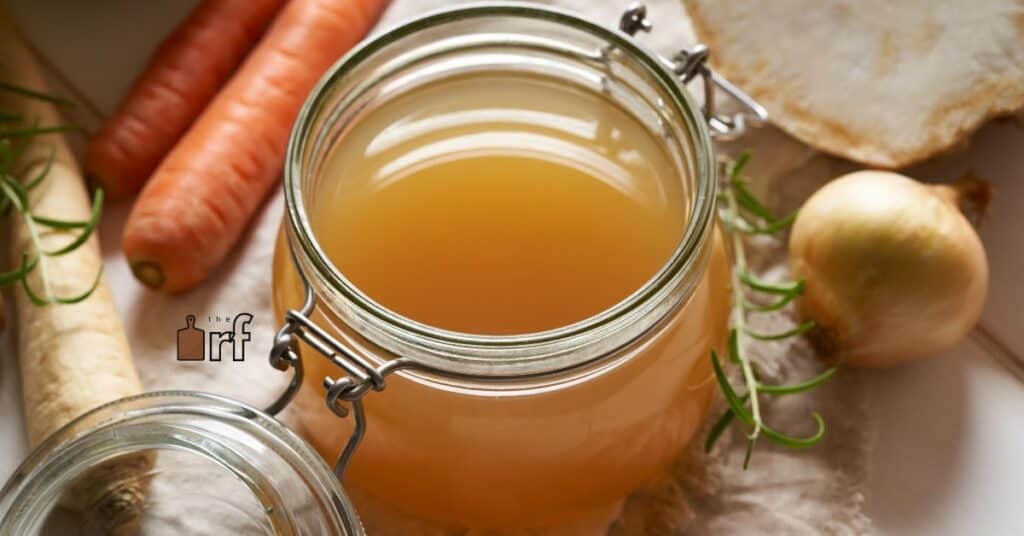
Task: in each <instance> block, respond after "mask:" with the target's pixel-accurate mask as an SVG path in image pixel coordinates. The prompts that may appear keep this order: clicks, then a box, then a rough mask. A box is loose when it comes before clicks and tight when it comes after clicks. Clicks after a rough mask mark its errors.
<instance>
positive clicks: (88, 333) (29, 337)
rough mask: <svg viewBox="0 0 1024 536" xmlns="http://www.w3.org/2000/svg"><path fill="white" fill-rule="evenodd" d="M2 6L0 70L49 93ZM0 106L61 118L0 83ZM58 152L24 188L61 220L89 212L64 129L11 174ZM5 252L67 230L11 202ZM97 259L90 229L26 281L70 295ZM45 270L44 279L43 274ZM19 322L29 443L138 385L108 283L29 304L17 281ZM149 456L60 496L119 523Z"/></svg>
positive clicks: (109, 527) (45, 121)
mask: <svg viewBox="0 0 1024 536" xmlns="http://www.w3.org/2000/svg"><path fill="white" fill-rule="evenodd" d="M18 35H19V34H18V33H17V31H16V29H15V28H14V26H13V24H12V22H11V21H10V19H9V18H8V17H7V15H6V14H3V13H0V66H2V69H0V79H3V80H4V81H7V82H10V83H12V84H16V85H18V86H22V87H27V88H31V89H34V90H37V91H42V92H46V91H47V88H46V87H45V82H44V79H43V77H42V73H41V69H40V68H39V66H38V64H37V63H36V61H35V59H34V58H33V56H32V54H31V53H30V52H29V51H28V49H27V48H26V47H25V46H24V43H23V42H22V41H21V40H20V38H19V37H18ZM0 109H2V110H5V111H9V112H14V113H19V114H21V115H22V116H23V117H24V118H25V121H26V122H27V123H31V122H32V121H34V120H38V121H39V124H40V125H41V126H46V125H56V124H59V123H61V118H60V114H59V111H58V110H57V109H56V107H55V106H54V105H52V104H50V103H48V102H45V101H42V100H38V99H31V98H25V97H23V96H19V95H14V94H11V93H10V92H0ZM51 150H55V151H56V153H55V154H56V157H55V160H54V163H53V166H52V168H51V170H50V171H49V173H48V174H47V177H46V179H45V180H44V181H43V182H42V183H41V184H40V185H39V186H37V187H36V188H35V189H34V190H32V191H31V193H30V198H29V199H30V202H29V204H30V207H31V208H32V211H33V213H35V214H37V215H39V216H47V217H51V218H59V219H62V220H88V219H89V214H90V200H89V195H88V192H87V191H86V187H85V184H84V182H83V180H82V176H81V174H80V172H79V169H78V166H77V164H76V162H75V159H74V156H73V155H72V153H71V151H70V149H69V148H68V145H67V143H66V141H65V139H64V137H63V136H62V135H59V134H51V135H45V136H36V137H35V138H32V139H31V141H30V143H29V146H28V147H27V150H26V152H25V153H24V156H23V157H22V160H21V162H22V163H23V164H24V165H23V166H22V167H20V168H19V169H18V170H16V173H17V175H18V178H19V180H22V181H23V182H25V181H26V180H27V179H28V178H31V177H34V176H35V175H36V174H37V173H39V171H40V170H41V169H42V168H43V166H44V165H45V163H46V161H47V159H48V157H49V155H50V151H51ZM6 226H8V227H10V230H11V237H10V238H11V239H10V248H11V249H10V251H9V254H10V255H9V258H10V259H20V258H21V257H22V254H23V253H27V254H28V255H30V256H34V255H35V254H36V247H35V245H34V244H33V237H32V235H33V232H36V233H37V234H38V235H39V240H41V242H42V247H43V249H46V250H53V249H57V248H58V247H61V246H63V245H65V244H67V243H68V241H69V239H70V238H69V236H68V235H67V234H62V233H53V232H49V234H47V232H48V229H46V228H45V227H42V226H39V225H35V226H34V227H36V229H35V231H33V229H32V227H33V225H31V224H30V222H28V221H27V220H26V218H25V217H24V215H23V214H21V213H20V212H19V211H17V210H12V211H11V212H10V214H9V215H8V216H7V225H6ZM101 266H102V258H101V256H100V250H99V243H98V241H97V238H96V237H95V236H93V237H91V238H90V239H89V241H88V242H86V243H85V244H83V245H82V246H81V247H79V248H77V249H76V250H75V251H73V252H71V253H68V254H66V255H63V256H59V257H43V258H42V259H41V261H40V265H39V266H37V267H36V268H35V270H33V272H32V274H31V276H30V278H29V283H30V284H31V285H32V287H33V289H35V291H36V293H37V294H40V295H42V293H44V292H48V293H52V295H55V296H74V295H78V294H81V293H82V292H83V291H85V290H87V289H88V288H89V287H90V286H91V285H92V283H93V281H94V279H95V277H96V274H97V272H98V270H100V268H101ZM43 270H45V271H46V273H47V274H48V279H49V285H44V282H43V281H42V279H41V277H40V274H41V273H42V271H43ZM12 295H13V302H14V313H15V317H16V320H17V322H16V325H17V330H18V331H17V340H18V345H17V346H18V357H19V365H20V369H21V382H22V383H21V385H22V394H23V398H24V410H25V423H26V426H27V428H28V437H29V441H30V443H31V445H33V446H34V445H36V444H38V443H39V442H40V441H41V440H42V439H44V438H45V437H47V436H48V435H50V434H51V433H52V432H54V431H55V430H57V429H58V428H59V427H61V426H63V425H64V424H66V423H67V422H68V421H70V420H71V419H74V418H75V417H77V416H79V415H81V414H82V413H83V412H85V411H88V410H90V409H92V408H95V407H97V406H99V405H101V404H104V403H106V402H110V401H112V400H115V399H117V398H121V397H124V396H128V395H133V394H137V393H140V392H141V390H142V387H141V384H140V382H139V378H138V375H137V373H136V371H135V368H134V365H133V364H132V358H131V354H130V351H129V347H128V342H127V339H126V337H125V333H124V328H123V325H122V322H121V318H120V316H119V315H118V312H117V310H116V309H115V306H114V303H113V301H112V298H111V294H110V290H109V289H108V287H107V285H106V283H105V282H101V283H100V284H99V286H98V287H97V288H96V290H95V291H94V292H93V293H92V294H91V295H90V296H89V298H87V299H86V300H84V301H82V302H80V303H77V304H73V305H59V304H53V305H47V306H37V305H34V304H33V303H32V302H31V301H30V300H29V299H28V297H27V296H26V294H25V292H23V290H22V289H21V288H18V287H15V288H14V289H13V292H12ZM150 463H151V460H150V459H149V458H148V457H145V456H135V457H130V458H127V459H125V458H122V459H117V460H115V461H113V462H111V463H108V464H107V465H106V466H103V467H98V468H95V469H93V470H92V471H91V472H90V473H88V474H86V475H85V476H84V477H83V478H82V479H80V480H79V482H78V484H76V485H75V486H72V488H71V489H70V490H69V492H68V493H66V494H65V497H64V503H65V505H66V506H71V507H74V508H77V509H80V510H81V511H83V513H85V514H86V515H87V516H89V517H90V519H91V520H92V521H94V522H97V523H99V524H100V526H101V527H102V528H103V529H104V530H105V531H107V532H111V533H113V532H121V530H122V528H123V527H124V526H126V524H129V523H130V522H131V521H133V520H134V519H135V518H136V517H137V514H138V512H139V511H140V509H141V503H142V501H143V500H144V496H143V486H142V485H141V483H140V481H139V478H138V476H139V475H140V472H144V471H146V470H147V469H148V467H149V466H150Z"/></svg>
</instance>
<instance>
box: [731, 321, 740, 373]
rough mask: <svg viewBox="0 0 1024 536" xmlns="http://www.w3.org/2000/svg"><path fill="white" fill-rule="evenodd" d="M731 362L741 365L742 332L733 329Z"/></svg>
mask: <svg viewBox="0 0 1024 536" xmlns="http://www.w3.org/2000/svg"><path fill="white" fill-rule="evenodd" d="M729 361H732V362H733V363H737V364H739V363H741V362H742V360H741V359H740V330H738V329H736V328H733V329H730V330H729Z"/></svg>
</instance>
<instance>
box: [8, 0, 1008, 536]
mask: <svg viewBox="0 0 1024 536" xmlns="http://www.w3.org/2000/svg"><path fill="white" fill-rule="evenodd" d="M4 3H5V4H6V6H7V8H8V9H9V10H10V11H11V12H12V14H13V15H14V17H15V19H16V20H17V21H18V22H19V23H20V25H21V27H22V28H23V30H24V31H25V32H26V34H27V35H28V36H29V38H30V40H31V41H32V42H33V44H34V45H35V46H36V47H37V48H38V50H39V51H40V52H41V53H42V54H43V55H44V56H45V57H46V58H47V59H48V60H49V61H50V62H51V63H52V64H53V65H54V66H55V67H57V69H59V70H60V71H61V72H62V73H63V74H64V75H65V76H66V77H67V78H68V79H69V80H70V81H71V82H72V83H73V85H74V86H76V87H77V88H79V89H80V90H81V91H82V93H84V94H85V95H86V96H87V97H88V99H89V100H90V101H92V103H94V104H95V105H96V107H97V108H98V109H99V110H100V111H102V112H104V113H109V112H110V111H111V110H113V108H114V107H115V106H116V103H117V100H118V98H119V97H120V96H121V94H122V93H123V92H124V91H125V89H126V88H127V86H128V85H129V84H130V83H131V80H132V79H133V77H134V76H135V75H136V73H137V72H138V71H139V70H140V69H141V67H142V66H143V65H144V63H145V60H146V57H147V56H148V54H149V52H150V51H151V50H152V48H153V46H155V44H156V43H157V42H158V41H159V40H160V38H161V37H162V36H163V35H164V34H165V33H166V32H167V31H168V29H169V28H170V27H172V26H173V25H174V23H175V22H177V20H178V19H179V18H180V17H181V16H183V14H184V13H186V12H187V10H188V9H189V7H190V6H191V5H192V4H194V3H195V0H146V1H144V2H139V1H137V0H90V1H88V2H82V1H80V0H47V1H44V2H40V1H39V0H5V2H4ZM611 22H612V21H609V23H611ZM967 170H973V171H975V172H976V173H978V174H979V175H980V176H982V177H984V178H986V179H988V180H990V181H992V182H993V183H995V185H996V186H997V188H998V190H999V192H998V197H997V199H996V202H995V204H994V206H993V210H992V213H991V216H990V218H989V220H988V221H987V222H986V225H985V227H984V228H983V229H982V236H983V239H984V241H985V244H986V248H987V250H988V254H989V261H990V264H991V271H992V288H991V293H990V296H989V301H988V305H987V307H986V310H985V313H984V315H983V319H982V326H983V327H982V329H981V330H980V331H979V332H976V333H975V334H974V335H972V337H971V338H970V339H968V340H967V341H964V342H963V343H962V344H960V345H959V346H958V347H956V348H954V349H953V350H951V351H949V352H946V353H945V354H944V355H941V356H937V357H935V358H934V359H931V360H928V361H926V362H921V363H917V364H912V365H908V366H904V367H901V368H898V369H895V370H890V371H884V372H878V373H874V374H873V377H872V389H873V395H874V396H873V398H874V410H873V411H874V417H875V419H877V443H876V447H875V450H874V454H873V456H872V459H871V464H870V476H869V479H868V486H867V492H866V493H867V497H868V514H869V515H870V516H871V517H872V518H873V520H874V522H875V527H876V531H877V533H878V534H900V535H903V534H928V535H946V534H948V535H960V534H986V535H989V534H995V535H1003V534H1006V535H1010V534H1024V515H1021V500H1022V499H1024V478H1022V477H1024V460H1022V459H1021V458H1022V456H1024V426H1022V422H1024V420H1022V418H1021V413H1022V410H1021V408H1024V383H1022V380H1024V375H1021V374H1020V372H1019V371H1020V369H1016V370H1015V369H1014V367H1013V366H1012V365H1011V363H1012V359H1011V355H1017V356H1024V329H1022V328H1024V322H1022V318H1024V315H1022V314H1021V313H1020V312H1019V309H1020V305H1019V304H1021V303H1024V285H1021V284H1020V282H1019V280H1018V277H1019V274H1021V273H1022V272H1024V248H1021V245H1022V243H1024V240H1022V237H1024V218H1022V217H1021V216H1020V214H1021V213H1024V128H1022V126H1021V125H1020V124H1014V123H1012V122H997V123H993V124H991V125H989V126H987V127H985V128H984V129H982V130H981V131H980V132H979V133H978V134H977V135H976V136H975V137H974V139H973V141H972V143H971V145H970V146H969V147H967V148H966V149H963V150H960V151H958V152H956V153H954V154H951V155H947V156H944V157H941V158H938V159H935V160H932V161H929V162H927V163H925V164H924V165H921V166H918V167H916V168H914V169H912V170H910V171H909V173H910V174H912V175H914V176H916V177H920V178H923V179H928V180H946V179H951V178H954V177H957V176H959V175H961V174H962V173H963V172H965V171H967ZM112 210H113V211H114V212H115V213H116V212H117V211H119V210H120V211H121V212H123V207H120V208H119V207H114V208H113V209H112ZM105 231H106V232H105V233H104V234H103V236H101V239H102V242H103V244H104V247H105V251H106V253H107V258H108V274H110V276H111V279H112V286H113V288H114V291H115V293H121V292H128V291H129V290H128V289H131V288H133V286H134V285H135V282H134V281H132V280H131V279H130V276H129V274H128V272H127V270H126V269H125V268H124V266H123V262H122V261H119V260H118V259H117V254H116V252H117V247H116V246H117V243H118V239H117V238H118V237H117V234H118V230H117V229H112V228H109V227H108V228H107V229H106V230H105ZM4 383H5V384H7V383H8V382H4ZM0 402H3V403H7V404H10V403H17V402H16V401H14V400H11V398H10V397H9V396H6V395H5V394H4V393H0ZM7 420H8V421H13V420H14V419H10V418H9V419H7ZM20 434H21V430H20V422H4V421H0V472H2V474H0V479H5V478H6V476H7V472H9V471H10V470H12V469H13V467H14V466H15V465H16V464H17V462H18V459H20V457H21V456H22V455H23V454H24V439H23V438H22V436H21V435H20Z"/></svg>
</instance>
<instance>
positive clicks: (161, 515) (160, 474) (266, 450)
mask: <svg viewBox="0 0 1024 536" xmlns="http://www.w3.org/2000/svg"><path fill="white" fill-rule="evenodd" d="M97 485H99V486H105V487H106V488H107V489H109V490H117V491H116V492H111V493H119V494H120V493H127V491H126V490H131V496H129V497H126V498H124V499H123V500H122V499H119V498H116V497H115V498H114V499H113V501H117V500H122V503H121V505H120V508H121V511H120V512H119V511H117V508H119V505H117V504H114V503H113V502H108V503H106V504H104V501H100V502H99V503H98V504H97V503H91V504H79V501H77V500H76V497H84V495H83V494H84V493H87V492H86V491H85V489H87V488H90V486H91V489H92V490H95V489H96V486H97ZM90 496H101V495H100V494H94V495H90ZM102 496H103V497H106V495H102ZM143 498H144V499H143ZM132 501H137V502H132ZM124 504H129V505H131V506H130V507H129V508H125V507H124ZM143 505H144V506H143ZM69 507H70V508H77V510H79V511H80V512H79V513H75V512H73V511H72V510H70V509H69ZM136 507H138V508H137V510H134V508H136ZM127 510H132V511H131V512H128V511H127ZM83 514H84V521H83ZM108 514H109V515H108ZM134 514H138V515H137V516H136V515H134ZM104 515H107V517H106V519H112V520H118V521H120V523H118V527H119V528H121V529H124V528H125V527H129V526H135V525H136V524H137V526H138V529H139V532H141V533H144V534H268V535H269V534H275V535H282V534H287V535H296V536H297V535H311V536H312V535H316V536H319V535H322V534H337V535H341V536H358V535H362V534H363V530H362V526H361V525H360V524H359V520H358V518H357V517H356V515H355V512H354V510H353V509H352V506H351V505H350V503H349V502H348V499H347V498H346V496H345V494H344V493H343V492H342V490H341V487H340V484H339V482H338V480H337V479H336V478H335V476H334V474H333V473H332V472H331V471H330V469H329V468H328V467H327V465H325V464H324V462H323V460H322V459H321V458H320V457H319V456H318V455H317V453H316V452H314V451H313V450H312V449H311V448H310V446H309V445H308V444H307V443H305V442H304V441H302V440H301V439H299V438H298V437H297V436H296V435H295V434H294V433H292V432H291V431H290V430H289V429H288V428H286V427H285V426H283V425H282V424H280V423H279V422H277V421H276V420H275V419H273V418H272V417H270V416H268V415H267V414H265V413H263V412H262V411H259V410H256V409H253V408H251V407H248V406H246V405H244V404H242V403H239V402H235V401H233V400H229V399H226V398H221V397H217V396H214V395H208V394H202V393H192V392H159V393H150V394H146V395H140V396H135V397H130V398H125V399H121V400H118V401H116V402H112V403H110V404H107V405H104V406H102V407H99V408H97V409H95V410H93V411H90V412H89V413H86V414H85V415H83V416H81V417H79V418H78V419H75V420H74V421H72V422H71V423H70V424H68V425H66V426H65V427H63V428H61V429H60V430H59V431H57V432H56V433H54V434H53V435H52V436H50V437H49V438H48V439H46V440H45V441H44V442H43V443H41V444H40V445H39V446H38V447H37V448H36V449H35V450H34V451H33V452H32V453H31V454H30V455H29V457H28V458H27V459H26V460H25V461H24V462H23V463H22V464H21V466H20V467H19V468H18V469H17V470H16V471H15V472H14V475H13V476H12V477H11V479H10V480H9V481H8V482H7V484H6V486H5V487H4V489H3V491H2V492H0V534H12V535H13V534H106V533H110V532H111V531H109V530H107V527H105V526H104V525H103V524H100V523H97V522H96V520H97V519H101V518H102V516H104ZM117 515H123V516H124V517H127V516H131V518H132V519H127V518H122V519H117V517H116V516H117ZM129 522H130V523H129ZM117 533H125V532H117Z"/></svg>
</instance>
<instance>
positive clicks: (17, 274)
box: [0, 82, 103, 307]
mask: <svg viewBox="0 0 1024 536" xmlns="http://www.w3.org/2000/svg"><path fill="white" fill-rule="evenodd" d="M0 91H5V92H9V93H13V94H16V95H19V96H21V97H24V98H30V99H39V100H43V101H46V102H49V103H52V104H54V105H57V106H62V107H67V106H72V105H73V103H72V102H71V101H69V100H67V99H64V98H62V97H57V96H53V95H47V94H45V93H40V92H38V91H35V90H32V89H27V88H23V87H20V86H17V85H14V84H9V83H6V82H0ZM0 124H2V126H0V216H3V215H8V213H9V212H11V211H13V212H16V213H17V215H13V214H12V215H10V217H12V218H13V217H20V218H22V220H23V221H24V222H25V228H26V230H27V231H28V235H29V237H30V243H31V249H32V251H26V252H23V253H22V254H21V259H20V263H19V264H18V266H17V267H14V268H12V269H10V270H8V271H5V272H0V286H14V285H20V286H21V287H22V289H23V290H24V292H25V295H26V296H27V297H28V299H29V301H31V302H32V303H33V304H35V305H37V306H41V307H42V306H46V305H51V304H72V303H78V302H81V301H83V300H85V299H86V298H88V297H89V296H90V295H92V293H93V291H95V290H96V287H97V286H98V285H99V283H100V280H101V277H102V273H103V272H102V269H101V270H99V271H97V274H96V277H95V278H94V280H93V282H92V284H91V285H90V286H89V288H87V289H84V290H83V291H82V292H80V293H79V294H76V295H73V296H58V295H57V294H56V293H55V292H54V290H53V287H54V285H53V281H52V278H51V275H50V273H49V271H48V270H47V263H48V259H50V258H53V257H59V256H61V255H67V254H68V253H71V252H72V251H75V250H77V249H78V248H80V247H81V246H82V245H83V244H85V243H86V241H88V240H89V237H90V236H92V234H93V232H94V231H95V230H96V226H97V225H98V224H99V219H100V214H101V212H102V210H103V190H100V189H97V190H96V192H95V194H94V196H93V203H92V212H91V213H90V215H89V219H88V220H85V221H73V220H63V219H57V218H50V217H47V216H41V215H39V214H36V213H35V212H34V211H33V210H32V206H31V200H30V195H29V192H31V191H32V190H33V189H34V188H36V187H37V186H39V185H40V184H42V182H43V181H45V180H46V178H47V176H48V175H49V173H50V170H51V169H52V167H53V162H54V158H55V157H56V147H53V146H51V147H50V153H49V156H48V158H47V160H46V163H45V164H44V165H43V166H42V167H41V168H40V170H39V171H38V172H37V173H36V174H35V175H34V176H33V177H32V178H30V179H28V180H26V181H25V182H20V181H19V180H18V179H16V178H15V176H16V175H17V173H16V172H15V170H16V169H17V168H18V166H19V165H20V164H21V160H22V156H23V154H24V152H25V150H26V149H27V147H28V145H29V144H30V143H32V142H33V141H35V138H36V136H40V135H43V134H50V133H56V132H73V131H80V130H82V128H81V127H80V126H78V125H73V124H58V125H49V126H40V124H39V121H38V120H33V121H32V122H31V123H29V124H25V118H24V117H23V116H22V115H21V114H19V113H14V112H9V111H4V110H0ZM43 228H46V229H45V230H44V229H43ZM44 233H47V234H49V233H61V234H67V235H69V240H68V242H67V243H66V244H65V245H63V246H61V247H58V248H56V249H46V248H44V247H43V241H42V237H43V235H44ZM36 272H38V274H39V281H40V284H41V286H42V292H41V293H39V292H37V291H36V290H34V289H33V288H32V285H31V284H30V283H29V276H30V275H31V274H33V273H36Z"/></svg>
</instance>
